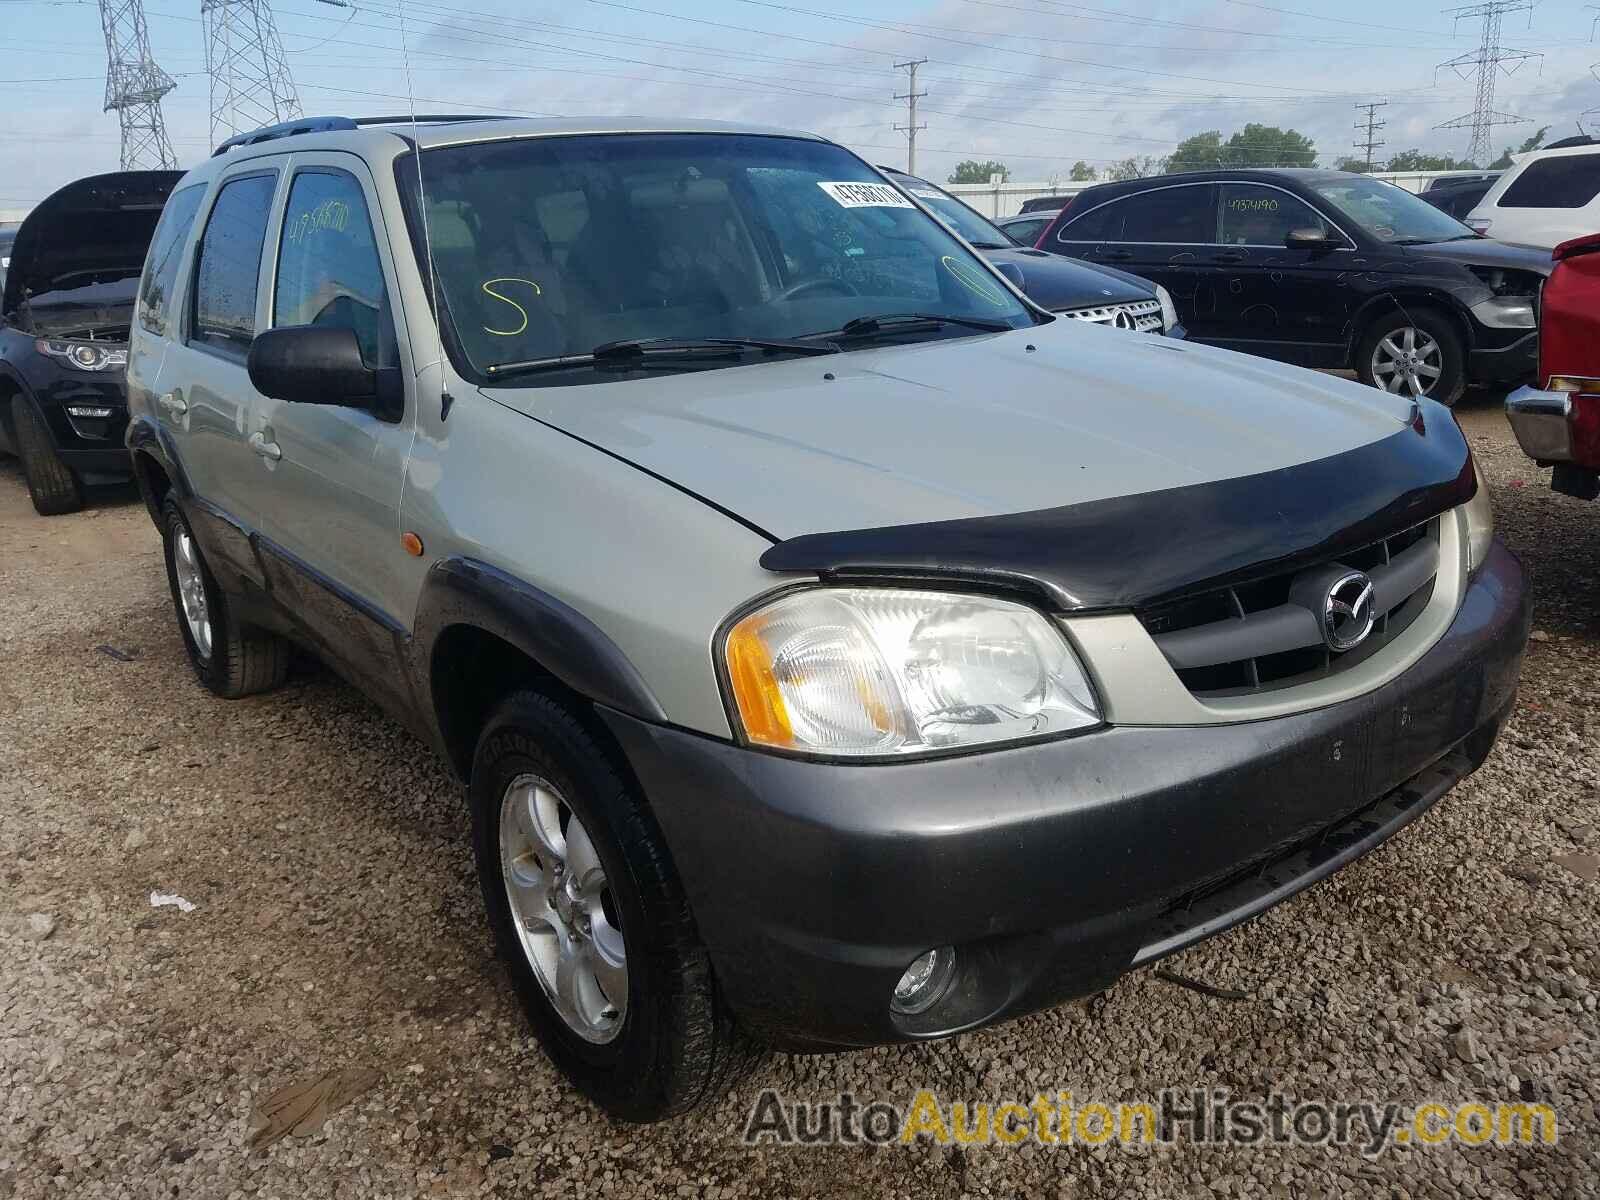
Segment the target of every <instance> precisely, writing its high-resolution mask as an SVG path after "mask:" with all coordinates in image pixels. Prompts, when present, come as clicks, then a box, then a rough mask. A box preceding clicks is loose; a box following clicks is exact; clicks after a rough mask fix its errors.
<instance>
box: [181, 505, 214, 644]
mask: <svg viewBox="0 0 1600 1200" xmlns="http://www.w3.org/2000/svg"><path fill="white" fill-rule="evenodd" d="M172 550H173V553H172V557H173V565H174V567H175V568H176V571H177V576H178V599H179V602H180V603H181V604H182V606H183V619H184V621H185V622H186V623H187V624H188V626H189V636H190V637H191V638H193V639H194V648H195V650H196V651H197V652H198V653H199V655H200V657H201V658H210V657H211V609H210V606H209V604H208V602H207V600H206V581H205V575H204V573H203V572H202V571H201V569H200V555H199V553H198V552H197V551H196V550H195V547H194V539H193V538H191V537H190V536H189V532H188V530H179V532H178V536H177V538H176V540H175V541H174V543H173V547H172Z"/></svg>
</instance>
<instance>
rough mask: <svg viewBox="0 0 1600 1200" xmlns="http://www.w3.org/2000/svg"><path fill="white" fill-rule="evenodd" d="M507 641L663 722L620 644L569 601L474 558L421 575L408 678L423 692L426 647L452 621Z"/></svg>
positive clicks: (600, 698) (558, 672)
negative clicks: (424, 575)
mask: <svg viewBox="0 0 1600 1200" xmlns="http://www.w3.org/2000/svg"><path fill="white" fill-rule="evenodd" d="M462 625H464V626H469V627H472V628H476V629H480V630H482V631H483V632H485V633H489V634H493V635H494V636H495V637H497V638H500V639H501V640H502V641H504V642H507V643H509V644H510V645H512V646H515V647H516V648H517V649H518V650H520V651H521V652H522V653H523V654H525V655H527V656H528V657H529V658H530V659H532V660H533V661H534V662H536V663H538V664H539V665H540V666H541V667H542V668H544V669H545V670H546V671H548V672H549V673H550V674H551V675H553V676H554V677H555V678H556V679H558V680H559V681H560V682H561V683H562V684H563V685H565V686H566V687H567V688H569V689H571V690H572V691H573V692H575V693H576V694H578V695H580V696H582V697H584V698H585V699H587V700H590V701H592V702H593V703H595V704H599V705H603V706H604V707H606V708H613V709H616V710H618V711H619V712H624V713H627V714H629V715H630V716H635V717H638V718H640V719H641V720H645V721H650V722H654V723H658V724H665V723H667V714H666V712H665V710H663V709H662V707H661V702H660V701H659V700H657V699H656V697H655V694H654V693H653V692H652V691H651V690H650V687H649V685H648V684H646V683H645V681H644V677H643V676H642V675H640V674H639V671H638V668H636V667H635V666H634V665H633V663H632V662H631V661H629V659H628V657H627V656H626V655H625V654H623V652H622V649H621V647H619V646H618V645H617V644H616V642H614V641H612V640H611V638H610V637H609V636H608V635H607V634H606V633H605V631H604V630H602V629H601V628H600V627H599V626H598V625H596V624H595V623H594V622H593V621H591V620H590V619H589V618H588V617H586V616H584V615H583V614H582V613H581V612H579V611H578V610H577V609H575V608H573V607H572V606H571V605H570V604H567V603H566V602H564V601H562V600H560V599H558V598H557V597H555V596H552V595H550V594H549V593H548V592H546V591H543V590H542V589H540V588H537V587H535V586H533V585H532V584H530V583H526V582H524V581H523V580H521V579H518V578H516V576H514V575H511V574H508V573H507V572H505V571H502V570H500V569H499V568H498V567H493V566H490V565H489V564H488V563H485V562H480V561H478V560H477V559H472V558H465V557H459V556H458V557H451V558H445V559H441V560H440V561H438V562H436V563H435V564H434V565H433V567H432V568H431V569H430V570H429V571H428V574H427V577H426V579H424V581H423V585H422V592H421V595H420V596H419V597H418V600H417V615H416V621H415V622H414V624H413V626H412V636H411V656H412V663H411V666H412V671H413V674H414V678H415V679H416V680H417V681H418V682H419V683H420V684H421V685H422V686H421V687H420V688H419V689H418V690H419V691H420V692H421V694H422V695H425V696H431V694H432V688H431V681H432V679H433V670H434V662H433V658H434V653H435V649H436V647H437V644H438V641H439V638H440V636H441V635H442V634H443V633H444V632H445V631H446V630H448V629H450V628H452V627H455V626H462Z"/></svg>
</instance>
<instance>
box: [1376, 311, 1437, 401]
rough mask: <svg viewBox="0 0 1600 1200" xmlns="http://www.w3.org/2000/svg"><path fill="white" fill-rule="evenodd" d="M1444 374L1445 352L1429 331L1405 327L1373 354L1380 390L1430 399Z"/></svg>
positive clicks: (1385, 339)
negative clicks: (1428, 397)
mask: <svg viewBox="0 0 1600 1200" xmlns="http://www.w3.org/2000/svg"><path fill="white" fill-rule="evenodd" d="M1443 374H1444V350H1443V348H1441V347H1440V345H1439V343H1438V341H1436V340H1435V339H1434V338H1433V337H1432V336H1431V335H1429V334H1428V333H1427V331H1426V330H1422V329H1418V328H1417V327H1416V326H1414V325H1402V326H1401V327H1400V328H1399V329H1395V330H1391V331H1390V332H1389V333H1388V334H1387V335H1386V336H1385V337H1383V338H1382V339H1380V340H1379V342H1378V344H1377V345H1376V346H1375V347H1373V351H1372V377H1373V379H1375V380H1377V383H1378V386H1379V387H1381V388H1384V389H1386V390H1387V391H1391V392H1396V393H1399V394H1400V395H1403V396H1426V395H1428V394H1429V393H1431V392H1432V391H1433V389H1434V386H1435V385H1436V384H1437V383H1438V382H1439V377H1440V376H1441V375H1443Z"/></svg>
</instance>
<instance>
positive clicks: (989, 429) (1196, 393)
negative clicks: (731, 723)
mask: <svg viewBox="0 0 1600 1200" xmlns="http://www.w3.org/2000/svg"><path fill="white" fill-rule="evenodd" d="M484 391H485V394H486V395H488V396H489V397H490V398H491V399H494V400H496V401H498V402H500V403H502V404H505V405H507V406H509V407H512V408H515V409H517V410H519V411H521V412H523V413H525V414H527V415H529V416H532V417H535V418H537V419H539V420H541V421H543V422H545V423H547V424H550V425H553V426H555V427H557V428H560V429H563V430H565V431H567V432H569V433H571V434H573V435H575V436H576V437H579V438H582V439H583V440H585V441H587V442H590V443H592V444H594V445H597V446H599V447H601V448H603V449H605V450H607V451H609V452H611V453H613V454H615V455H617V456H619V457H621V458H623V459H625V460H628V461H630V462H633V463H635V464H637V465H638V466H640V467H643V468H645V469H647V470H649V471H651V472H654V473H655V474H657V475H660V476H662V477H663V478H665V479H667V480H669V481H671V482H673V483H676V484H678V485H679V486H681V487H683V488H684V489H685V490H687V491H689V492H691V493H694V494H697V495H700V496H702V497H704V498H705V499H707V500H709V501H710V502H711V503H713V504H716V505H718V506H720V507H722V508H724V509H726V510H728V511H729V512H732V513H734V514H736V515H738V516H739V517H741V518H743V519H744V520H746V521H748V522H749V523H750V524H752V525H755V526H756V527H758V528H759V529H761V530H763V531H765V532H766V533H768V534H769V535H770V536H772V537H773V538H774V539H785V538H792V537H796V536H798V535H801V534H806V533H816V532H823V531H830V530H850V529H862V528H867V527H873V526H888V525H903V524H915V523H919V522H931V521H942V520H954V519H961V518H967V517H985V516H996V515H1001V514H1007V513H1019V512H1028V511H1032V510H1038V509H1046V508H1053V507H1056V506H1061V505H1071V504H1081V503H1085V502H1088V501H1093V500H1102V499H1106V498H1109V497H1125V496H1128V495H1132V494H1135V493H1143V492H1156V491H1161V490H1165V489H1171V488H1176V487H1181V486H1185V485H1190V484H1201V483H1207V482H1211V481H1215V480H1221V479H1230V478H1234V477H1237V476H1243V475H1251V474H1255V473H1259V472H1264V471H1271V470H1275V469H1280V468H1288V467H1292V466H1295V465H1297V464H1300V463H1304V462H1306V461H1308V460H1312V459H1321V458H1325V457H1328V456H1331V455H1334V454H1338V453H1340V452H1342V451H1346V450H1350V449H1353V448H1356V447H1360V446H1365V445H1368V444H1370V443H1372V442H1375V441H1378V440H1381V439H1383V438H1386V437H1389V436H1391V435H1393V434H1395V433H1397V432H1399V431H1400V430H1402V429H1404V428H1405V427H1406V426H1407V423H1408V421H1410V420H1411V419H1412V417H1413V406H1412V404H1411V402H1410V401H1409V400H1406V399H1403V398H1401V397H1398V396H1392V395H1389V394H1388V393H1386V392H1382V391H1379V390H1376V389H1373V388H1367V387H1363V386H1361V385H1359V384H1356V383H1353V382H1350V381H1347V380H1341V379H1336V378H1333V377H1331V376H1325V375H1318V374H1314V373H1312V372H1309V371H1304V370H1301V369H1299V368H1296V367H1287V366H1283V365H1281V364H1277V363H1272V362H1268V361H1266V360H1264V359H1259V358H1250V357H1246V356H1244V355H1240V354H1234V353H1231V352H1229V351H1225V350H1217V349H1213V348H1210V347H1205V346H1201V345H1198V344H1196V343H1192V342H1180V341H1173V340H1171V339H1168V338H1157V337H1140V336H1135V335H1130V334H1128V333H1126V332H1123V331H1121V330H1117V329H1111V328H1108V327H1101V326H1098V325H1091V324H1088V323H1085V322H1079V321H1069V320H1055V321H1052V322H1050V323H1048V324H1046V325H1041V326H1039V327H1037V328H1034V329H1025V330H1016V331H1013V332H1009V333H1002V334H983V335H978V336H974V337H960V338H951V339H946V340H942V341H933V342H922V343H918V344H913V345H909V346H897V347H888V346H886V347H879V348H874V349H866V350H855V351H848V352H846V353H843V354H837V355H829V356H826V357H820V358H801V359H787V360H783V361H780V362H769V363H750V364H747V365H741V366H737V367H727V368H722V369H718V370H709V371H691V372H685V373H682V374H670V375H669V374H659V375H651V376H647V377H644V378H631V379H626V380H617V381H615V382H606V383H591V384H583V385H579V386H570V387H522V388H513V387H502V388H493V389H484Z"/></svg>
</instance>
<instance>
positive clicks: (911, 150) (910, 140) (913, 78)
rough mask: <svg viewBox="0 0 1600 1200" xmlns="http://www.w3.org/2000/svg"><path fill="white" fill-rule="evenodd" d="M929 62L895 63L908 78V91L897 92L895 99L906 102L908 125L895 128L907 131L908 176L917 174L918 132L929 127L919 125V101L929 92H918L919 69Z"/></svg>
mask: <svg viewBox="0 0 1600 1200" xmlns="http://www.w3.org/2000/svg"><path fill="white" fill-rule="evenodd" d="M927 61H928V60H927V59H925V58H914V59H912V60H911V61H910V62H903V63H895V65H894V69H895V70H897V71H904V72H905V73H906V75H907V76H908V82H907V83H906V90H905V91H904V92H896V93H895V97H894V98H895V99H896V100H904V101H905V102H906V123H905V124H904V125H896V126H895V128H896V129H903V130H905V135H906V174H908V175H915V174H916V173H917V130H919V129H926V128H927V127H928V126H927V125H926V124H922V125H918V124H917V101H918V100H921V99H922V98H923V97H924V96H926V95H927V94H928V93H927V92H919V91H917V68H918V67H920V66H923V65H924V64H925V63H927Z"/></svg>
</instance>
